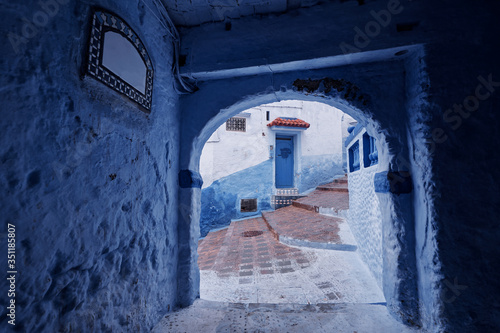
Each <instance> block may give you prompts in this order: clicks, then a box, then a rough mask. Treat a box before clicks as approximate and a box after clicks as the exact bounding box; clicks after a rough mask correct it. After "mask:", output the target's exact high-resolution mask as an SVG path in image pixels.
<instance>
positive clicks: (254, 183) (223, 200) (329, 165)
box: [200, 155, 343, 237]
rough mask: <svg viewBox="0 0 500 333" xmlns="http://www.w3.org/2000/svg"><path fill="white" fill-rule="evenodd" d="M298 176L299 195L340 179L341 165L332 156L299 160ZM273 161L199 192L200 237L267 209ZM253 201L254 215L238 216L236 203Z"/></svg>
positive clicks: (239, 173)
mask: <svg viewBox="0 0 500 333" xmlns="http://www.w3.org/2000/svg"><path fill="white" fill-rule="evenodd" d="M300 159H301V163H302V173H301V175H300V176H299V177H297V181H298V183H299V184H298V188H299V192H302V191H305V190H308V189H311V188H315V187H316V186H318V185H321V184H324V183H326V182H328V181H330V180H331V179H333V178H334V176H338V175H343V170H342V165H340V164H336V163H335V162H334V161H335V160H338V159H335V158H334V156H333V155H317V156H303V157H300ZM273 178H274V166H273V160H272V159H270V160H267V161H265V162H262V163H260V164H258V165H256V166H254V167H251V168H247V169H244V170H241V171H239V172H236V173H233V174H231V175H229V176H227V177H224V178H221V179H219V180H217V181H215V182H213V183H212V185H210V186H209V187H207V188H204V189H203V190H202V192H201V217H200V231H201V237H205V236H206V235H207V233H208V232H209V231H210V230H212V229H217V228H221V227H224V226H228V225H229V224H230V223H231V219H239V218H244V217H248V216H253V215H258V214H260V212H261V211H262V210H267V209H271V196H272V195H273V194H274V193H273V183H274V179H273ZM248 198H257V201H258V205H257V212H253V213H242V212H240V200H241V199H248Z"/></svg>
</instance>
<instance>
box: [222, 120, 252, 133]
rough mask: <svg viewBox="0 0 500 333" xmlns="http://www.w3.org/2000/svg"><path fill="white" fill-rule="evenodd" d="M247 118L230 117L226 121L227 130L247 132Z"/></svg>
mask: <svg viewBox="0 0 500 333" xmlns="http://www.w3.org/2000/svg"><path fill="white" fill-rule="evenodd" d="M246 130H247V120H246V118H236V117H233V118H229V119H228V120H227V121H226V131H232V132H246Z"/></svg>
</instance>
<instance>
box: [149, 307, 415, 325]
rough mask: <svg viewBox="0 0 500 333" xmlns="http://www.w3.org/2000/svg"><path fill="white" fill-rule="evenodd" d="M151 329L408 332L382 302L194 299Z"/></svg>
mask: <svg viewBox="0 0 500 333" xmlns="http://www.w3.org/2000/svg"><path fill="white" fill-rule="evenodd" d="M152 332H153V333H167V332H168V333H198V332H203V333H215V332H217V333H256V332H258V333H282V332H287V333H304V332H308V333H332V332H335V333H353V332H354V333H379V332H383V333H410V332H419V331H418V330H417V329H412V328H409V327H407V326H405V325H403V324H401V323H399V322H397V321H396V320H395V319H394V318H392V317H391V315H390V314H389V312H388V311H387V308H386V307H385V306H384V305H381V304H325V303H323V304H315V305H312V304H309V305H304V304H262V303H250V304H242V303H224V302H211V301H206V300H202V299H201V300H197V301H196V302H195V303H194V304H193V305H192V306H190V307H188V308H186V309H182V310H180V311H178V312H173V313H169V314H167V315H166V316H165V317H164V318H163V319H162V320H161V321H160V323H159V324H158V325H156V327H155V328H154V329H153V331H152Z"/></svg>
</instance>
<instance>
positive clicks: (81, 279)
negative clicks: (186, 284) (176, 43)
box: [0, 0, 179, 332]
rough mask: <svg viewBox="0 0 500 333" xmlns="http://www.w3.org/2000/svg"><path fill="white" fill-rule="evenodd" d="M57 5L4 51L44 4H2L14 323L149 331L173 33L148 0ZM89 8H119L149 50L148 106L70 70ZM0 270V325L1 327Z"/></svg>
mask: <svg viewBox="0 0 500 333" xmlns="http://www.w3.org/2000/svg"><path fill="white" fill-rule="evenodd" d="M43 2H45V1H43ZM56 4H58V7H57V10H56V9H55V8H56V7H53V8H52V12H51V13H52V14H53V15H51V16H47V17H48V22H46V23H45V26H43V27H38V28H37V29H36V31H33V32H32V33H31V34H30V35H29V36H31V37H30V38H27V39H26V40H25V43H21V44H20V45H19V46H18V49H17V50H14V48H12V47H11V43H10V41H9V39H8V33H10V32H12V33H16V34H18V35H22V33H23V27H24V24H26V22H25V21H23V20H24V18H26V19H28V20H30V21H31V20H32V18H33V17H34V16H36V15H38V16H36V17H39V16H40V15H42V14H37V13H42V12H43V11H44V9H43V8H42V7H41V5H40V4H39V3H38V1H16V2H8V1H1V15H2V20H1V22H0V29H1V31H2V33H1V34H0V41H1V44H2V45H3V46H2V48H1V51H0V52H1V56H0V86H1V87H2V111H1V112H2V117H1V119H0V133H1V137H2V139H1V140H2V141H1V142H2V144H1V145H0V170H1V174H0V189H1V193H2V195H1V197H2V199H1V200H2V204H1V205H0V216H1V220H2V223H1V225H0V232H1V237H0V248H1V249H3V250H2V251H6V249H7V244H6V242H7V236H6V232H7V223H11V224H13V225H15V226H16V270H17V272H18V274H17V276H16V277H17V280H16V297H15V302H16V303H15V304H16V322H15V323H16V327H15V328H16V330H17V331H19V332H58V331H61V332H69V331H81V332H111V331H113V332H126V331H134V332H138V331H143V332H144V331H149V330H150V329H151V328H152V326H153V325H154V324H155V323H157V322H158V320H159V318H160V317H161V316H162V315H164V314H165V313H166V312H168V311H171V310H172V308H173V307H174V306H175V303H176V275H177V257H178V254H177V251H178V246H177V196H178V192H177V188H178V185H177V175H178V156H179V148H178V145H179V130H178V127H179V125H178V124H179V116H178V98H177V95H176V93H175V92H174V89H173V77H172V75H171V67H172V42H171V40H170V38H169V37H168V33H167V32H166V31H165V28H164V26H163V25H162V24H161V23H160V22H159V21H158V20H157V18H156V16H160V15H159V13H154V12H153V13H152V12H151V11H152V10H154V8H155V5H154V4H153V3H152V1H149V0H145V1H118V0H116V1H111V0H109V1H106V0H103V1H86V2H83V1H62V0H60V1H58V2H57V3H56ZM92 4H95V5H100V6H101V7H103V8H105V9H108V10H110V11H113V12H115V13H116V14H117V15H119V16H121V17H122V18H123V19H124V20H125V21H126V22H127V23H128V24H129V25H130V26H131V27H132V28H134V30H135V32H136V33H137V34H138V35H139V36H140V38H141V39H142V42H143V43H144V45H145V46H146V48H147V49H148V51H149V55H150V57H151V59H152V61H153V65H154V69H155V77H154V91H153V107H152V112H151V114H149V115H146V114H145V113H143V112H142V111H140V110H139V109H138V107H137V105H136V104H134V103H133V102H131V101H130V100H129V99H128V98H126V97H123V96H122V95H119V94H118V93H115V92H114V91H112V90H111V89H109V88H108V87H107V86H105V85H104V84H102V83H100V82H97V81H96V80H94V79H92V78H88V77H83V76H82V66H83V62H84V60H85V58H84V54H85V51H86V49H87V37H88V32H89V29H90V26H89V19H90V10H91V8H90V6H91V5H92ZM149 8H151V9H149ZM24 29H28V28H24ZM165 35H166V36H167V37H165ZM16 51H17V52H16ZM4 254H5V255H4ZM6 257H7V256H6V252H2V255H1V256H0V258H1V259H0V267H2V270H3V271H4V273H5V268H6ZM3 276H4V278H2V279H1V280H0V294H1V295H2V300H1V301H0V302H1V308H0V331H2V332H7V330H8V329H9V328H11V326H10V325H9V324H7V319H8V317H7V316H6V308H5V305H6V302H7V301H8V299H7V289H8V285H7V281H6V279H5V275H3Z"/></svg>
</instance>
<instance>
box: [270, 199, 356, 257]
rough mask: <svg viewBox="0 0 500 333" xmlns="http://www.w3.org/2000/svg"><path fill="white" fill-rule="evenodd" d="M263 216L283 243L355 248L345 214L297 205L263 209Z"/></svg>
mask: <svg viewBox="0 0 500 333" xmlns="http://www.w3.org/2000/svg"><path fill="white" fill-rule="evenodd" d="M262 217H263V218H264V221H265V222H266V223H267V226H268V228H269V230H270V231H271V233H272V234H273V235H274V237H275V238H276V239H277V240H279V241H280V242H281V243H284V244H287V245H292V246H305V247H313V248H321V249H331V250H341V251H355V250H356V246H355V245H354V244H355V241H354V238H353V237H352V235H351V234H350V231H349V230H348V229H349V227H348V225H347V222H345V220H344V219H342V218H338V217H331V216H325V215H320V214H316V213H315V212H311V211H307V210H304V209H301V208H297V207H295V206H288V207H284V208H281V209H278V210H275V211H269V212H262Z"/></svg>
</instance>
